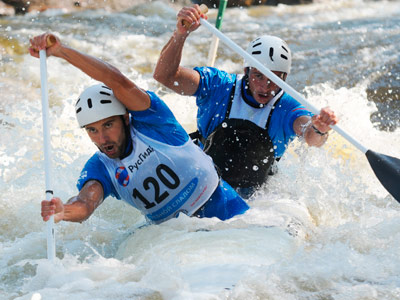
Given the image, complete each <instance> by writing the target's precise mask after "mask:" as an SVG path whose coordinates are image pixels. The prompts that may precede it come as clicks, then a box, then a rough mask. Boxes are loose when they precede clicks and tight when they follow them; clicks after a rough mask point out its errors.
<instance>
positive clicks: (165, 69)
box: [154, 31, 188, 86]
mask: <svg viewBox="0 0 400 300" xmlns="http://www.w3.org/2000/svg"><path fill="white" fill-rule="evenodd" d="M187 36H188V35H187V34H185V35H181V34H178V33H177V32H176V31H174V33H173V35H172V36H171V38H170V40H169V41H168V43H167V44H166V45H165V46H164V48H163V49H162V50H161V53H160V57H159V59H158V62H157V65H156V68H155V70H154V78H155V79H156V80H157V81H159V82H161V83H163V84H164V85H166V86H169V85H170V84H171V80H170V79H171V78H173V77H175V75H176V74H177V73H178V70H179V66H180V63H181V59H182V52H183V46H184V44H185V41H186V38H187ZM172 81H173V80H172ZM172 84H173V82H172Z"/></svg>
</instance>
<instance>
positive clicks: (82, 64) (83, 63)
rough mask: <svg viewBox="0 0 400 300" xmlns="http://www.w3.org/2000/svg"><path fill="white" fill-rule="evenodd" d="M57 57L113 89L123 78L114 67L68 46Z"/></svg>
mask: <svg viewBox="0 0 400 300" xmlns="http://www.w3.org/2000/svg"><path fill="white" fill-rule="evenodd" d="M55 56H57V57H59V58H62V59H64V60H66V61H67V62H69V63H70V64H71V65H73V66H75V67H76V68H78V69H80V70H81V71H82V72H84V73H86V74H87V75H89V76H90V77H92V78H93V79H95V80H97V81H100V82H103V83H104V84H106V85H107V86H109V87H110V88H113V86H114V84H115V82H117V80H118V78H119V77H120V76H123V75H122V73H121V72H120V71H119V70H118V69H117V68H115V67H114V66H112V65H110V64H108V63H106V62H104V61H102V60H100V59H97V58H95V57H93V56H90V55H87V54H84V53H81V52H79V51H77V50H75V49H72V48H70V47H67V46H63V47H62V48H61V49H60V51H59V52H58V53H57V54H55Z"/></svg>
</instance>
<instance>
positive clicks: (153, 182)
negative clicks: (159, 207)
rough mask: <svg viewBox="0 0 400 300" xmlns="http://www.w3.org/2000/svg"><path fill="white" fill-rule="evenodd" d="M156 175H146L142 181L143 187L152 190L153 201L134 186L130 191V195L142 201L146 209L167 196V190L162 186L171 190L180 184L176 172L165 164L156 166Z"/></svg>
mask: <svg viewBox="0 0 400 300" xmlns="http://www.w3.org/2000/svg"><path fill="white" fill-rule="evenodd" d="M156 175H157V177H156V178H155V177H147V178H146V179H145V180H144V181H143V188H144V189H145V190H146V191H148V190H153V191H154V201H150V200H149V199H147V198H146V197H144V196H143V195H142V194H141V193H140V192H139V190H138V189H136V188H134V189H133V192H132V196H133V197H134V198H135V199H139V200H140V201H142V202H143V204H144V205H145V208H146V209H149V208H152V207H154V206H155V205H156V203H158V204H159V203H161V202H162V201H163V200H165V199H166V198H167V197H168V196H169V193H168V191H164V189H162V188H164V187H167V188H169V189H171V190H173V189H176V188H177V187H178V186H179V184H180V180H179V177H178V175H176V173H175V172H174V171H173V170H172V169H171V168H170V167H168V166H167V165H164V164H160V165H158V166H157V168H156ZM162 190H163V191H162Z"/></svg>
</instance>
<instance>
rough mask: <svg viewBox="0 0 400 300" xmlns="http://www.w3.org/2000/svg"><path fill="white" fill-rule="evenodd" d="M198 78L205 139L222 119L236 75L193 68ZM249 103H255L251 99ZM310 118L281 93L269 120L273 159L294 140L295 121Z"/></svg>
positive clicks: (200, 119)
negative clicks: (273, 147) (302, 117)
mask: <svg viewBox="0 0 400 300" xmlns="http://www.w3.org/2000/svg"><path fill="white" fill-rule="evenodd" d="M194 69H195V70H196V71H197V72H199V74H200V83H199V87H198V89H197V91H196V93H195V94H194V96H196V104H197V106H198V111H197V127H198V129H199V131H200V133H201V135H202V136H204V137H208V136H209V135H210V133H212V132H213V131H214V129H215V128H217V126H218V125H220V124H221V123H222V121H223V120H224V119H225V115H226V111H227V109H228V103H229V101H230V95H231V91H232V88H233V84H234V83H235V82H236V77H237V76H236V74H229V73H227V72H224V71H221V70H218V69H216V68H211V67H196V68H194ZM249 99H250V100H252V101H255V100H254V99H253V98H252V97H251V96H249ZM304 115H312V114H311V113H310V112H309V111H307V110H306V109H305V108H304V106H302V105H301V104H300V103H299V102H298V101H297V100H295V99H294V98H292V97H291V96H289V95H288V94H286V93H284V94H283V96H282V98H281V99H280V101H279V103H278V105H277V107H276V108H275V110H274V112H273V113H272V116H271V121H270V126H269V128H268V134H269V136H270V138H271V140H272V142H273V144H274V146H275V156H276V157H281V156H282V155H283V154H284V152H285V150H286V148H287V146H288V145H289V143H290V142H291V141H292V140H293V139H294V138H295V137H296V133H295V132H294V130H293V123H294V121H295V120H296V119H297V118H298V117H300V116H304Z"/></svg>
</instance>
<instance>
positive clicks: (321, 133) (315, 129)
mask: <svg viewBox="0 0 400 300" xmlns="http://www.w3.org/2000/svg"><path fill="white" fill-rule="evenodd" d="M311 128H312V129H313V130H314V132H315V133H316V134H319V135H320V136H324V135H327V134H328V132H321V131H319V130H318V128H317V127H315V126H314V124H312V125H311Z"/></svg>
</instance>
